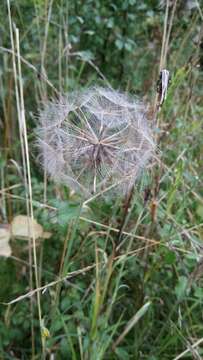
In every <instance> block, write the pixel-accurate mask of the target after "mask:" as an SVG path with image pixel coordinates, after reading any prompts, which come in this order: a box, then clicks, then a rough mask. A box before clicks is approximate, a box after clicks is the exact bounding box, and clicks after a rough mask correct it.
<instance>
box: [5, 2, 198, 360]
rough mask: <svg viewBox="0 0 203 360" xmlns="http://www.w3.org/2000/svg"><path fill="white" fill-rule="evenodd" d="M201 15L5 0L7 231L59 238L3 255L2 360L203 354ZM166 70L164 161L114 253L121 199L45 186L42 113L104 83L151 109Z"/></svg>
mask: <svg viewBox="0 0 203 360" xmlns="http://www.w3.org/2000/svg"><path fill="white" fill-rule="evenodd" d="M202 8H203V3H202V2H201V1H198V0H194V1H193V0H177V1H176V0H172V1H169V0H166V1H164V0H162V1H158V0H142V1H141V0H116V1H114V2H112V1H107V0H100V1H99V0H95V1H93V0H86V1H82V0H74V1H67V0H18V1H12V0H10V2H9V1H6V0H4V1H1V3H0V130H1V131H0V148H1V153H0V175H1V190H0V220H1V230H2V231H4V230H5V229H8V228H9V225H8V224H11V223H12V221H13V219H15V218H16V216H17V215H25V216H27V215H29V216H30V217H31V218H33V217H34V218H35V219H36V221H37V222H38V223H39V224H41V225H42V227H43V229H44V231H46V232H50V233H51V237H49V238H44V237H43V236H42V235H41V236H40V238H38V239H34V240H33V239H32V236H30V237H29V239H28V237H26V236H24V237H22V238H21V237H19V236H18V237H14V236H12V237H11V239H10V246H11V249H12V253H11V254H10V256H7V257H5V256H2V255H3V252H2V253H1V254H0V255H1V256H0V284H1V288H0V302H1V306H0V314H1V316H0V358H1V359H42V358H46V359H73V360H76V359H82V360H100V359H147V360H167V359H170V360H171V359H174V360H175V359H176V360H177V359H180V358H182V359H202V358H203V321H202V320H203V310H202V309H203V307H202V304H203V289H202V268H203V265H202V264H203V263H202V249H203V242H202V237H203V227H202V226H203V191H202V180H203V179H202V174H203V162H202V160H203V155H202V154H203V136H202V135H203V132H202V115H203V103H202V88H201V86H202V75H203V39H202V35H203V31H202V21H203V12H202ZM9 9H10V16H9ZM18 35H19V37H18ZM160 62H161V67H163V66H164V67H166V68H167V69H168V70H169V71H170V73H171V82H170V87H169V90H168V97H167V100H166V101H165V103H164V105H163V107H162V109H161V111H160V112H159V114H158V125H157V126H156V127H155V129H154V131H155V133H156V137H157V139H158V148H159V151H158V158H159V161H158V162H157V165H155V166H154V168H153V171H151V172H150V174H149V173H146V174H144V175H143V178H142V179H141V180H140V182H139V184H137V185H136V187H135V191H134V196H133V199H132V203H131V206H130V207H129V212H128V215H127V218H126V219H125V220H126V221H125V228H124V230H125V231H124V233H123V236H122V243H121V246H120V249H119V253H115V247H116V245H117V238H118V230H117V229H119V226H120V224H121V223H122V221H123V214H124V209H123V200H122V199H117V198H113V199H112V198H109V199H108V198H105V199H103V198H98V199H95V200H94V199H93V200H92V201H90V202H89V203H88V204H87V205H86V206H85V207H84V206H81V198H80V197H79V195H78V194H76V193H73V192H71V191H70V190H69V189H67V188H65V187H63V186H59V185H56V184H54V183H53V182H52V181H51V180H49V179H48V180H47V178H46V174H44V173H43V170H42V169H41V168H40V166H39V164H38V162H37V151H36V149H35V147H34V141H35V134H34V128H35V127H36V124H37V117H36V116H37V113H38V110H39V108H40V107H41V104H42V102H43V101H46V100H47V99H49V98H52V97H56V96H57V93H67V92H69V91H72V90H75V89H78V88H86V87H88V86H90V85H92V84H95V83H96V84H98V83H99V84H101V83H102V85H103V86H108V85H109V84H111V86H113V87H114V88H115V89H121V90H123V91H127V92H130V93H132V94H134V95H136V96H138V97H140V98H143V99H144V100H145V101H146V102H148V103H150V104H151V107H152V106H153V103H154V99H155V96H156V82H157V79H158V77H159V70H160ZM24 110H25V118H24ZM24 120H25V121H26V127H25V123H24ZM22 154H24V155H22ZM21 226H22V228H23V227H25V224H24V225H21ZM4 240H5V239H4V238H3V237H2V238H0V242H1V241H4ZM0 244H1V243H0ZM7 246H9V245H7ZM0 249H2V246H1V245H0ZM0 251H2V250H0ZM62 278H63V280H61V279H62ZM39 287H42V289H41V290H40V291H35V292H34V293H31V294H30V291H31V290H32V289H36V288H39ZM24 294H25V297H23V298H21V295H24ZM26 294H27V295H26ZM13 300H14V301H13ZM12 301H13V303H10V302H12Z"/></svg>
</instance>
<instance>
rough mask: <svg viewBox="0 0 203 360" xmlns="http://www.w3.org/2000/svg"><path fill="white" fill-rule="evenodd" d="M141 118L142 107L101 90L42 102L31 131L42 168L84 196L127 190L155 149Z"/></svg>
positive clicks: (149, 130)
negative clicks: (36, 143)
mask: <svg viewBox="0 0 203 360" xmlns="http://www.w3.org/2000/svg"><path fill="white" fill-rule="evenodd" d="M146 114H147V109H146V107H145V105H144V104H142V103H140V102H139V101H137V100H134V99H133V98H131V97H129V96H127V95H126V94H123V93H120V92H117V91H114V90H112V89H106V88H101V87H94V88H91V89H89V90H86V91H82V92H75V93H72V94H69V95H67V96H64V97H61V98H60V100H58V101H55V102H54V101H52V102H49V103H47V104H45V106H44V108H43V110H42V111H41V112H40V115H39V123H40V124H39V126H38V128H37V134H38V146H39V149H40V157H41V162H42V164H43V167H44V168H45V169H46V171H47V173H48V174H49V175H50V176H51V177H52V178H53V179H54V180H55V181H57V182H59V183H64V184H66V185H68V186H69V187H71V188H73V189H74V190H80V191H82V192H84V193H85V194H86V195H88V194H91V193H96V192H98V191H103V190H104V189H105V188H108V187H109V188H114V187H116V186H119V187H120V188H122V190H124V191H125V192H128V191H129V190H130V188H131V187H132V186H133V185H134V183H135V181H136V179H137V178H138V176H139V175H140V173H141V171H142V169H143V168H144V167H145V166H146V165H147V163H148V161H149V159H151V158H152V156H153V153H154V149H155V143H154V140H153V136H152V130H151V129H150V127H149V125H148V123H147V118H146Z"/></svg>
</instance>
